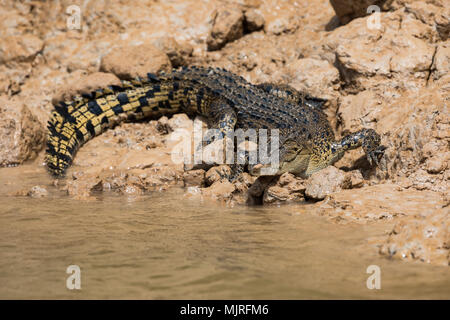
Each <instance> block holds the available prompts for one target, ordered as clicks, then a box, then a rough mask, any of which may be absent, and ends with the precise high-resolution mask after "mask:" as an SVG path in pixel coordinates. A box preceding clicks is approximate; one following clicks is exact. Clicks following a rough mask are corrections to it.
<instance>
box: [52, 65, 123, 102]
mask: <svg viewBox="0 0 450 320" xmlns="http://www.w3.org/2000/svg"><path fill="white" fill-rule="evenodd" d="M110 85H117V86H120V85H121V82H120V80H119V78H117V77H116V76H115V75H114V74H112V73H104V72H94V73H92V74H89V75H88V74H86V73H85V72H83V71H75V72H74V73H73V76H72V77H70V78H69V79H68V80H67V81H66V83H65V84H64V85H62V86H61V88H60V89H59V90H58V91H57V92H56V93H55V95H54V96H53V98H52V103H53V105H57V104H58V103H59V102H61V101H71V100H72V98H73V97H75V96H77V95H78V96H79V95H82V94H89V93H91V92H93V91H95V90H97V89H102V88H106V87H107V86H110Z"/></svg>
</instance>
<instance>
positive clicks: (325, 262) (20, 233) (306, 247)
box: [0, 169, 450, 299]
mask: <svg viewBox="0 0 450 320" xmlns="http://www.w3.org/2000/svg"><path fill="white" fill-rule="evenodd" d="M0 181H1V186H0V298H45V299H47V298H68V299H72V298H73V299H82V298H137V299H141V298H145V299H161V298H162V299H164V298H173V299H181V298H183V299H191V298H192V299H194V298H200V299H203V298H215V299H221V298H238V299H239V298H269V299H272V298H279V299H281V298H286V299H304V298H318V299H328V298H337V299H340V298H369V299H371V298H375V299H378V298H446V299H448V298H450V289H449V288H450V271H449V268H447V267H435V266H430V265H426V264H423V263H405V262H401V261H391V260H388V259H386V258H384V257H382V256H379V255H378V253H377V248H376V247H374V246H372V245H370V244H369V243H368V241H367V239H369V238H371V237H374V236H378V235H380V234H382V233H383V232H385V230H387V229H388V226H387V225H380V224H376V225H365V226H362V225H356V224H351V225H336V224H333V223H331V222H328V221H327V220H325V219H324V218H323V217H317V216H314V215H313V214H311V213H310V212H309V210H308V206H285V207H279V208H275V207H272V208H263V207H234V208H229V207H225V206H220V205H218V204H217V203H209V202H204V203H198V201H197V200H193V199H186V198H184V197H183V191H182V190H179V189H173V190H171V191H166V192H162V193H160V192H155V193H152V194H149V195H146V196H143V197H139V198H128V197H124V196H114V195H103V196H101V197H99V198H98V199H96V200H93V201H79V200H74V199H71V198H69V197H67V196H65V195H62V194H58V193H57V192H55V191H54V190H53V189H51V187H50V186H49V187H48V188H49V191H50V194H51V195H50V196H49V197H46V198H40V199H33V198H29V197H20V196H10V195H7V194H8V193H11V192H14V190H16V189H17V186H18V185H20V186H32V185H35V184H37V183H39V184H43V183H44V184H50V180H49V179H48V177H47V176H46V175H45V174H44V173H43V172H42V171H41V170H36V169H29V170H27V169H21V170H20V171H19V170H16V169H0ZM69 265H78V266H79V267H80V269H81V290H79V291H77V290H73V291H70V290H68V289H67V288H66V278H67V277H68V276H69V275H68V274H66V268H67V267H68V266H69ZM369 265H378V266H380V268H381V289H380V290H369V289H367V287H366V280H367V277H368V276H369V275H368V274H366V268H367V267H368V266H369Z"/></svg>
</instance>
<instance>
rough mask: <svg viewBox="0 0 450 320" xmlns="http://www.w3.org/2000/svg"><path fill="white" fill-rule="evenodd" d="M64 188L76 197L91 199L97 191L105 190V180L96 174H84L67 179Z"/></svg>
mask: <svg viewBox="0 0 450 320" xmlns="http://www.w3.org/2000/svg"><path fill="white" fill-rule="evenodd" d="M63 190H65V191H66V192H67V194H68V195H70V196H72V197H74V198H76V199H90V198H91V197H92V196H93V195H94V194H95V193H98V192H101V191H103V181H102V180H101V179H100V178H99V177H98V176H95V175H83V176H81V177H80V178H78V179H76V180H71V181H67V184H66V185H65V186H64V187H63Z"/></svg>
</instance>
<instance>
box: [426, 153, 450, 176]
mask: <svg viewBox="0 0 450 320" xmlns="http://www.w3.org/2000/svg"><path fill="white" fill-rule="evenodd" d="M449 160H450V152H446V153H445V154H443V155H436V156H434V157H432V158H430V159H428V160H427V162H426V163H425V166H426V169H427V172H428V173H432V174H436V173H441V172H442V171H444V170H445V169H447V167H448V163H449Z"/></svg>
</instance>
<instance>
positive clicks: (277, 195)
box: [263, 186, 289, 203]
mask: <svg viewBox="0 0 450 320" xmlns="http://www.w3.org/2000/svg"><path fill="white" fill-rule="evenodd" d="M288 199H289V191H288V190H287V189H285V188H282V187H279V186H271V187H269V188H268V189H267V190H266V191H265V193H264V198H263V202H264V203H274V202H285V201H287V200H288Z"/></svg>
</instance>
